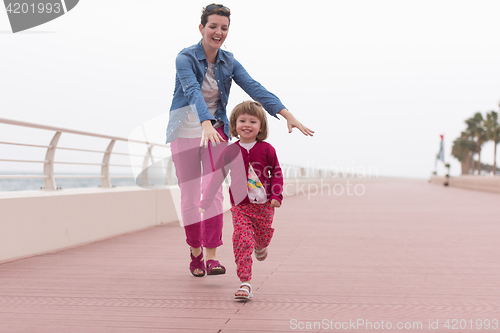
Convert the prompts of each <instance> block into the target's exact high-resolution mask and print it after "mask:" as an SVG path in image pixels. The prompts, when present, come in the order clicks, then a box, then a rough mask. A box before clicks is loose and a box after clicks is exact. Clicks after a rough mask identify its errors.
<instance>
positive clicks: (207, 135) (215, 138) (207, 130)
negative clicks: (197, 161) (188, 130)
mask: <svg viewBox="0 0 500 333" xmlns="http://www.w3.org/2000/svg"><path fill="white" fill-rule="evenodd" d="M201 128H202V130H203V132H202V134H201V142H200V147H203V146H205V148H207V147H208V142H209V141H212V147H215V145H216V144H220V143H221V142H225V141H226V140H224V139H223V138H222V136H221V135H220V134H219V132H217V131H216V130H215V128H214V127H213V126H212V122H211V121H210V120H205V121H203V122H202V123H201Z"/></svg>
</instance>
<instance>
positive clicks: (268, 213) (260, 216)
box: [231, 201, 274, 281]
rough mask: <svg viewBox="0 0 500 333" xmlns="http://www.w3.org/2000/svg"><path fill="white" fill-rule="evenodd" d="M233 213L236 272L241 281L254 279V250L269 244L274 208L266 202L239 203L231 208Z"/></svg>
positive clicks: (271, 235) (271, 234)
mask: <svg viewBox="0 0 500 333" xmlns="http://www.w3.org/2000/svg"><path fill="white" fill-rule="evenodd" d="M231 213H232V214H233V225H234V232H233V250H234V261H235V262H236V274H238V277H239V278H240V281H249V280H251V279H252V262H253V261H252V252H253V250H254V248H258V249H262V248H265V247H267V246H268V245H269V243H270V242H271V238H272V237H273V233H274V229H273V228H271V225H272V223H273V217H274V208H273V207H271V203H270V202H269V201H268V202H266V203H264V204H261V205H259V204H252V203H250V204H239V205H236V206H233V207H232V208H231Z"/></svg>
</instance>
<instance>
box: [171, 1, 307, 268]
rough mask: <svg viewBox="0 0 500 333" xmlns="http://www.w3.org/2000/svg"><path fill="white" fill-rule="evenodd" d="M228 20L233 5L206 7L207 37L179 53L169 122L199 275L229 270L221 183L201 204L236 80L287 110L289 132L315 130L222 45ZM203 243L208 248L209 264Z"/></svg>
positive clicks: (269, 105)
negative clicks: (222, 251) (220, 250)
mask: <svg viewBox="0 0 500 333" xmlns="http://www.w3.org/2000/svg"><path fill="white" fill-rule="evenodd" d="M229 24H230V10H229V8H227V7H225V6H223V5H218V4H210V5H208V6H206V7H205V8H203V11H202V15H201V24H200V25H199V30H200V33H201V35H202V40H201V41H200V42H199V43H198V44H195V45H192V46H190V47H188V48H185V49H183V50H182V51H181V52H180V53H179V54H178V56H177V59H176V77H175V89H174V97H173V100H172V105H171V107H170V118H169V122H168V126H167V143H169V142H170V143H171V144H170V147H171V151H172V160H173V162H174V164H175V168H176V175H177V178H178V181H179V187H180V190H181V213H182V219H183V222H184V228H185V232H186V238H187V244H188V245H189V246H190V249H191V264H190V271H191V273H192V274H193V275H194V276H198V277H201V276H204V275H205V271H206V273H207V274H208V275H216V274H224V273H225V272H226V269H225V267H224V266H223V265H221V264H220V262H219V261H218V260H217V258H216V249H217V247H219V246H221V245H222V224H223V222H222V212H223V210H222V204H223V197H222V187H220V188H219V190H218V192H217V194H216V196H215V198H214V203H213V204H212V205H211V206H210V207H207V209H206V213H205V215H204V216H203V217H202V216H201V215H200V213H199V211H198V206H199V203H200V197H201V193H202V190H204V189H205V188H206V186H207V184H208V180H209V179H208V178H207V175H208V174H209V173H210V172H212V169H213V161H217V159H218V158H219V155H220V154H221V152H222V151H223V150H224V148H225V147H226V146H227V140H228V139H229V136H230V135H229V123H228V119H227V115H226V106H227V103H228V98H229V91H230V88H231V83H232V81H233V80H234V81H235V82H236V83H237V84H238V85H239V86H240V87H241V88H242V89H243V90H244V91H245V92H246V93H247V94H249V95H250V96H251V97H252V98H253V99H254V100H256V101H259V102H260V103H261V104H262V105H263V106H264V108H265V109H266V110H267V112H268V113H269V114H270V115H272V116H275V117H276V118H278V117H277V116H276V115H277V114H279V115H281V116H283V117H284V118H285V119H286V120H287V126H288V131H289V132H291V131H292V128H294V127H296V128H298V129H299V130H300V131H301V132H302V133H304V135H310V136H312V135H313V133H314V132H313V131H311V130H310V129H308V128H307V127H305V126H303V125H302V124H301V123H300V122H299V121H298V120H297V119H296V118H295V117H294V116H293V115H292V114H291V113H290V112H289V111H288V110H287V109H286V108H285V106H284V105H283V104H282V103H281V101H280V100H279V98H278V97H276V96H275V95H273V94H272V93H270V92H269V91H267V90H266V89H265V88H264V87H263V86H262V85H261V84H260V83H258V82H257V81H255V80H254V79H252V77H251V76H250V75H249V74H248V73H247V72H246V71H245V69H244V68H243V66H242V65H241V64H240V63H239V62H238V61H236V59H235V58H234V56H233V54H232V53H230V52H227V51H224V50H220V47H221V45H223V43H224V41H225V39H226V37H227V34H228V30H229ZM210 142H211V145H210V144H209V143H210ZM200 178H201V180H200ZM206 216H210V217H209V218H206ZM200 222H201V223H200ZM202 247H205V248H206V258H207V266H206V267H205V262H204V260H203V249H202Z"/></svg>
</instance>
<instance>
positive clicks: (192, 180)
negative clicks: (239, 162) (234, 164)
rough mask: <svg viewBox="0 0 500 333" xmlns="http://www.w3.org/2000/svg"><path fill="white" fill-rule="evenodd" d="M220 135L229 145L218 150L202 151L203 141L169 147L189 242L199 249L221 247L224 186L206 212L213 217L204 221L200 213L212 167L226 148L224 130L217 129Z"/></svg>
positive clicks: (180, 140)
mask: <svg viewBox="0 0 500 333" xmlns="http://www.w3.org/2000/svg"><path fill="white" fill-rule="evenodd" d="M217 131H218V132H219V133H220V134H221V136H222V137H223V138H224V140H226V142H222V143H221V144H219V145H217V146H216V147H209V148H205V147H200V140H201V138H194V139H188V138H177V139H175V140H174V141H173V142H172V143H170V148H171V150H172V160H173V161H174V164H175V174H176V176H177V179H178V181H179V187H180V189H181V213H182V219H183V221H184V230H185V232H186V242H187V243H188V245H189V246H191V247H194V248H198V247H200V246H204V247H210V248H213V247H219V246H221V245H222V225H223V221H222V213H223V209H222V204H223V200H224V198H223V196H222V186H221V188H220V189H219V191H218V192H217V195H216V196H215V199H214V202H213V204H212V205H211V206H210V208H208V209H207V210H206V211H205V215H206V216H213V217H211V218H209V219H206V220H202V219H201V214H200V212H199V205H200V200H201V195H202V193H203V192H204V191H205V190H206V188H207V186H208V183H209V181H210V177H211V173H212V163H213V164H214V165H215V163H216V162H217V159H218V158H219V156H220V154H221V153H222V151H223V150H224V148H225V147H226V146H227V139H228V138H227V136H226V135H225V134H224V132H223V131H222V128H221V127H219V128H217ZM210 154H211V155H212V160H211V159H210Z"/></svg>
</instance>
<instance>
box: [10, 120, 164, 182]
mask: <svg viewBox="0 0 500 333" xmlns="http://www.w3.org/2000/svg"><path fill="white" fill-rule="evenodd" d="M0 124H7V125H14V126H22V127H28V128H36V129H42V130H47V131H54V132H55V133H54V135H53V137H52V139H51V141H50V143H49V144H48V145H39V144H27V143H19V142H5V141H0V144H2V145H13V146H25V147H34V148H42V149H46V153H45V158H44V159H43V160H24V159H5V158H0V162H21V163H40V164H43V174H42V175H0V179H22V178H24V179H36V178H42V179H43V182H44V185H45V188H44V189H45V190H55V189H57V186H56V178H100V179H101V187H104V188H109V187H112V185H111V178H134V176H127V175H111V174H110V171H109V168H110V167H129V168H130V167H141V168H142V170H143V172H142V173H141V174H140V177H141V184H142V186H148V185H149V184H150V181H149V177H148V169H149V168H151V166H149V163H150V161H151V160H153V155H152V151H153V148H154V147H156V146H159V147H169V145H166V144H159V143H152V142H147V141H140V140H132V139H127V138H121V137H117V136H110V135H105V134H99V133H92V132H87V131H80V130H74V129H68V128H61V127H56V126H51V125H45V124H40V123H34V122H28V121H23V120H17V119H11V118H3V117H0ZM63 133H71V134H77V135H83V136H87V137H97V138H102V139H107V140H109V144H108V146H107V148H106V150H92V149H81V148H74V147H60V146H58V142H59V139H60V138H61V135H62V134H63ZM117 141H125V142H129V143H131V142H133V143H137V144H142V145H145V147H146V148H147V151H146V153H145V154H144V155H139V154H130V153H122V152H114V151H113V147H114V146H115V143H116V142H117ZM57 150H69V151H80V152H90V153H100V154H102V162H101V163H88V162H72V161H56V160H55V153H56V151H57ZM112 155H125V156H129V157H130V156H136V157H142V158H143V163H142V165H131V164H111V163H110V158H111V156H112ZM0 157H1V156H0ZM164 162H165V161H164ZM55 164H73V165H86V166H90V165H94V166H100V167H101V172H100V174H99V175H56V174H55V173H54V165H55ZM153 167H156V166H153ZM163 167H165V168H166V170H165V173H164V174H165V177H166V179H165V180H166V182H167V184H172V183H173V178H174V176H173V163H172V160H171V158H170V159H168V161H166V162H165V163H163Z"/></svg>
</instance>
